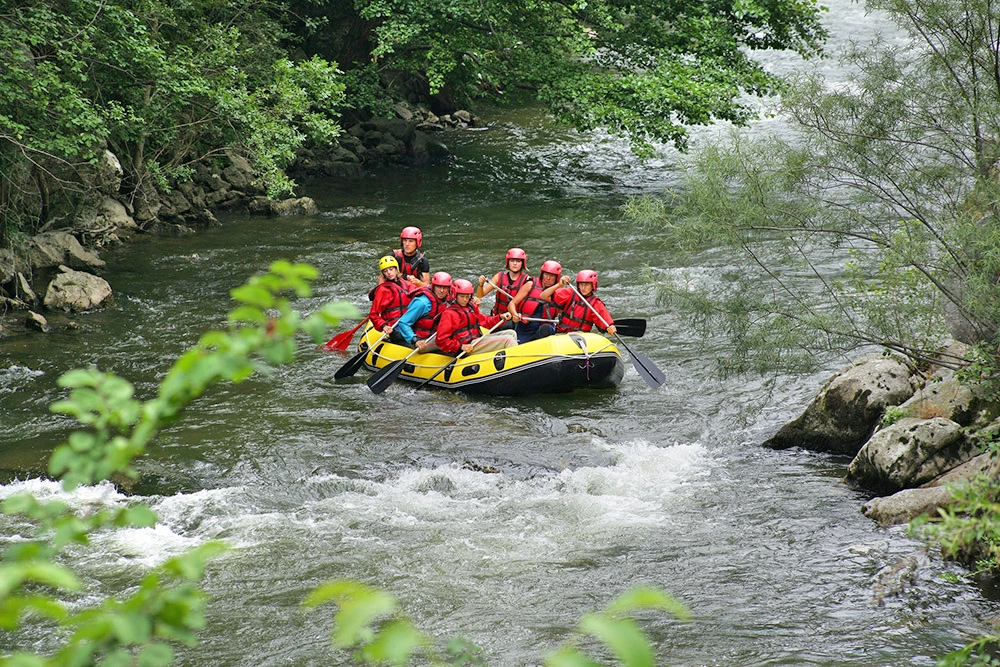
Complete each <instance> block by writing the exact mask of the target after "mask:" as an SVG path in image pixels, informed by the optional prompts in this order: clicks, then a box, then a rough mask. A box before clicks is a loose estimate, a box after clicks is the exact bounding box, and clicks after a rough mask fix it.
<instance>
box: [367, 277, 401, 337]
mask: <svg viewBox="0 0 1000 667" xmlns="http://www.w3.org/2000/svg"><path fill="white" fill-rule="evenodd" d="M391 301H392V292H391V291H390V290H389V288H388V287H382V285H377V286H376V287H375V296H374V298H372V307H371V308H370V309H369V310H368V319H369V320H371V323H372V326H373V327H375V328H376V329H377V330H378V331H382V327H384V326H385V325H386V324H395V322H386V321H385V318H383V317H382V312H383V311H385V309H386V307H387V306H388V305H389V303H390V302H391Z"/></svg>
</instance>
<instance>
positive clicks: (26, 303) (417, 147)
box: [0, 103, 483, 336]
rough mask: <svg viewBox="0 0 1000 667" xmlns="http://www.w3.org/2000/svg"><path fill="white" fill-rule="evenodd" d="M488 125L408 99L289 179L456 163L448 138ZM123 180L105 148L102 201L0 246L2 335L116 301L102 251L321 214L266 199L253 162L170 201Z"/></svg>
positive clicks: (203, 171)
mask: <svg viewBox="0 0 1000 667" xmlns="http://www.w3.org/2000/svg"><path fill="white" fill-rule="evenodd" d="M482 127H483V123H482V121H481V120H480V119H479V118H477V117H476V116H474V115H473V114H471V113H469V112H468V111H464V110H459V111H455V112H453V113H451V114H446V115H443V116H438V115H436V114H434V113H433V112H431V110H430V109H429V108H427V107H426V106H424V105H416V106H414V105H410V104H405V103H400V104H397V105H396V107H395V116H394V117H392V118H372V119H368V120H365V121H361V122H357V123H354V124H352V125H351V126H350V127H347V128H346V129H345V130H344V131H343V132H342V133H341V136H340V138H339V142H338V145H337V146H334V147H325V148H322V149H319V148H314V147H312V148H311V147H306V148H303V149H302V150H301V151H299V153H298V154H297V156H296V159H295V161H294V162H293V164H292V165H291V166H290V167H289V169H288V174H289V175H290V176H291V177H292V178H297V179H301V178H320V177H323V178H337V179H356V178H362V177H364V176H365V175H366V174H368V173H369V172H370V170H371V169H373V168H376V167H382V166H386V165H397V166H400V167H409V166H421V165H426V164H429V163H431V162H434V161H438V160H442V159H445V158H447V157H448V155H449V151H448V148H447V146H446V145H445V144H444V142H443V140H442V139H443V135H444V133H446V132H447V131H451V130H459V129H467V128H482ZM220 164H221V166H220ZM124 177H125V174H124V173H123V170H122V167H121V164H120V163H119V161H118V158H117V157H116V156H115V155H114V154H112V153H111V152H110V151H105V153H104V155H103V156H101V158H100V160H99V165H98V166H97V168H95V169H94V170H93V173H91V174H88V178H89V179H90V184H91V185H96V186H97V187H95V188H93V190H94V192H96V193H97V196H96V197H94V198H92V199H91V200H90V201H87V202H85V203H83V204H82V205H80V206H79V207H78V209H77V210H76V211H75V212H74V214H73V215H71V216H68V217H66V218H65V219H62V220H59V221H58V223H56V224H54V225H51V226H50V227H49V228H46V229H43V231H42V232H41V233H39V234H36V235H35V236H32V237H31V238H28V239H26V240H25V241H24V243H22V244H21V245H20V246H19V247H18V248H16V249H9V248H5V249H0V336H12V335H19V334H24V333H25V332H26V329H27V330H33V331H39V332H47V331H50V330H51V329H52V325H51V324H50V322H49V320H50V319H53V318H55V319H58V320H60V322H61V324H60V326H65V327H72V326H73V321H72V319H71V316H72V314H73V313H76V312H82V311H86V310H90V309H93V308H101V307H104V306H106V305H108V304H110V303H112V302H113V294H112V290H111V287H110V285H109V284H108V283H107V281H106V280H104V279H103V278H102V277H101V276H100V273H101V271H102V270H103V269H105V268H106V264H105V262H104V260H102V259H101V257H100V249H101V248H103V247H107V246H111V245H116V244H120V243H125V242H127V241H128V240H129V239H130V238H132V237H134V236H136V235H138V234H168V235H178V234H192V233H195V232H196V230H197V229H199V228H205V227H207V226H211V225H217V224H219V220H218V218H217V217H216V214H217V213H222V212H225V213H244V214H248V215H264V216H272V217H280V216H288V215H309V214H312V213H315V212H316V204H315V202H313V201H312V199H310V198H309V197H292V198H289V199H284V200H280V201H278V200H274V199H270V198H268V197H267V196H265V193H264V192H263V191H262V190H261V188H259V187H257V186H255V185H254V182H253V169H252V167H251V165H250V164H249V163H248V162H247V161H246V160H245V159H243V158H242V157H239V156H237V155H232V154H229V155H227V156H226V158H225V159H224V160H222V161H221V163H216V165H215V166H214V167H213V166H211V165H209V164H199V165H197V167H196V168H195V171H194V174H193V178H192V179H191V180H190V181H188V182H185V183H181V184H178V185H177V186H176V187H175V188H174V189H173V190H172V191H171V192H170V193H169V194H166V195H161V194H153V195H149V196H146V197H144V198H142V197H137V196H136V195H135V193H131V194H128V193H125V192H122V190H121V186H122V181H123V179H124ZM67 314H68V315H69V316H70V317H66V315H67Z"/></svg>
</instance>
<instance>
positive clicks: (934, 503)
mask: <svg viewBox="0 0 1000 667" xmlns="http://www.w3.org/2000/svg"><path fill="white" fill-rule="evenodd" d="M950 502H951V491H949V490H948V489H947V488H945V487H943V486H929V487H923V488H919V489H903V490H902V491H898V492H896V493H894V494H892V495H891V496H884V497H882V498H873V499H872V500H869V501H868V502H867V503H865V504H864V506H863V507H862V508H861V511H862V512H863V513H864V515H865V516H866V517H868V518H869V519H872V520H873V521H877V522H878V523H879V525H881V526H895V525H897V524H900V523H907V522H908V521H912V520H913V519H915V518H917V517H918V516H920V515H921V514H925V513H926V514H931V515H936V513H937V510H938V509H939V508H941V507H947V506H948V504H949V503H950Z"/></svg>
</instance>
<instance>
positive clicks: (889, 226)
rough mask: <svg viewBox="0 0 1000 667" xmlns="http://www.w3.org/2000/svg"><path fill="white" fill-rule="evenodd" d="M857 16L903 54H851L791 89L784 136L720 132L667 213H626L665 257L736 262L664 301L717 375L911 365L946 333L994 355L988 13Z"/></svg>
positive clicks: (997, 52)
mask: <svg viewBox="0 0 1000 667" xmlns="http://www.w3.org/2000/svg"><path fill="white" fill-rule="evenodd" d="M869 6H873V8H875V9H881V10H883V11H886V12H888V14H889V15H890V17H892V18H893V19H894V20H895V21H896V22H897V23H898V24H899V25H900V26H901V27H902V28H903V29H905V30H906V31H907V33H908V35H909V39H908V40H907V42H906V43H904V44H896V43H888V42H885V41H881V40H876V41H875V42H874V43H873V44H866V45H857V46H855V47H854V48H853V49H852V50H850V51H849V52H848V53H846V54H845V56H844V60H843V64H844V68H845V69H846V70H848V71H854V72H856V75H855V76H854V77H853V78H852V80H851V81H850V82H849V83H848V84H847V85H844V86H840V87H836V88H833V87H830V86H829V85H828V84H827V82H826V81H824V80H823V79H822V78H820V77H819V76H818V75H805V76H803V77H801V78H799V79H798V80H796V81H793V82H791V83H790V85H789V86H788V87H787V89H786V90H785V91H784V94H783V98H782V101H783V104H784V108H785V113H786V115H787V118H788V119H789V120H790V129H789V130H788V131H787V132H786V133H785V134H784V136H783V137H768V138H765V139H760V140H750V139H747V138H746V137H743V136H739V135H737V136H736V137H735V138H734V140H732V141H729V142H725V143H723V144H721V145H719V146H716V147H712V148H709V149H708V150H706V151H705V152H704V153H703V154H701V155H700V156H698V158H697V160H696V161H695V162H694V164H693V166H692V168H691V170H690V172H689V178H688V181H687V184H686V187H685V188H684V189H683V190H682V191H679V192H678V193H676V196H675V198H674V199H673V200H672V201H670V203H669V204H668V203H666V202H664V201H661V202H659V203H652V202H640V201H637V202H635V203H633V205H632V206H631V208H630V210H631V212H632V214H633V215H634V216H635V217H636V218H637V219H642V220H645V221H646V222H647V223H649V224H650V225H651V230H653V232H654V233H655V234H657V235H659V236H661V238H663V239H664V240H665V241H666V242H668V243H669V244H670V245H671V246H672V247H674V248H679V249H689V250H692V249H697V248H705V247H710V246H715V245H717V244H722V245H724V246H726V247H729V248H732V249H734V250H736V251H737V252H736V253H734V254H733V255H732V257H733V258H734V259H733V261H734V262H735V264H734V265H733V266H731V267H729V270H728V271H727V276H729V277H730V278H731V279H727V280H724V281H700V282H697V283H695V282H691V281H688V282H685V281H684V280H678V281H676V282H675V283H674V285H673V286H672V288H671V289H669V290H668V291H667V294H666V298H668V300H671V301H673V302H674V303H677V304H679V305H683V304H686V305H687V306H690V307H692V308H693V309H694V310H695V312H697V313H698V314H699V317H700V319H699V320H698V322H699V323H700V324H702V325H704V326H705V328H706V330H707V331H711V332H712V333H713V334H714V335H715V337H714V340H716V341H717V340H718V336H719V335H720V334H723V335H724V337H725V338H727V340H728V341H731V342H732V343H733V346H734V349H735V351H736V354H734V355H733V357H732V358H731V359H730V360H728V361H730V362H731V364H730V365H729V366H728V370H731V371H734V372H741V371H748V370H755V369H756V370H767V369H773V368H775V367H776V366H781V365H785V366H786V367H787V366H788V365H789V362H791V364H792V365H795V364H798V365H799V366H800V367H801V366H808V365H809V364H811V363H813V362H814V361H815V360H818V359H822V358H824V357H825V356H826V354H827V353H838V352H839V353H846V352H850V351H853V350H857V349H858V348H860V347H863V346H866V345H879V346H882V347H884V348H887V349H889V350H893V351H897V352H901V353H903V354H906V355H908V356H910V357H911V358H914V359H918V360H919V359H923V358H927V357H928V356H929V355H931V354H932V353H933V350H934V349H935V348H936V347H937V346H938V345H939V344H940V343H941V341H942V339H943V338H944V337H945V336H947V335H949V334H950V335H952V336H955V337H957V338H959V339H960V340H964V341H966V342H969V343H973V344H976V343H987V344H988V345H987V347H990V348H991V349H992V350H993V353H994V354H995V351H996V349H997V348H996V342H997V341H996V340H995V335H996V332H997V330H998V327H1000V284H998V283H997V280H996V276H997V275H1000V263H998V262H1000V217H998V212H1000V211H998V203H1000V179H998V178H997V171H996V169H997V162H996V161H997V158H998V157H1000V150H998V148H1000V144H998V138H1000V79H998V78H997V77H996V76H995V73H996V72H997V71H1000V48H998V46H1000V43H998V39H1000V37H998V35H1000V14H998V13H997V12H996V11H995V8H994V7H992V6H991V4H990V2H989V1H988V0H971V1H970V2H964V3H953V2H944V1H940V2H939V1H938V0H906V1H903V0H899V1H897V0H878V1H876V2H874V3H869ZM950 361H951V362H952V363H954V364H958V363H960V361H961V360H960V359H951V360H950ZM994 367H995V364H994Z"/></svg>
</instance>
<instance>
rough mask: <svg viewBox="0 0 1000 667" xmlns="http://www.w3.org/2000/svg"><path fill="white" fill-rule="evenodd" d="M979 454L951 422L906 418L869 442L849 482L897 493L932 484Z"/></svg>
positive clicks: (851, 469) (856, 459)
mask: <svg viewBox="0 0 1000 667" xmlns="http://www.w3.org/2000/svg"><path fill="white" fill-rule="evenodd" d="M979 451H981V450H977V448H976V446H975V445H974V444H972V443H971V442H970V441H969V440H968V439H967V438H965V437H964V434H963V431H962V427H961V426H960V425H959V424H957V423H955V422H953V421H951V420H950V419H945V418H944V417H934V418H933V419H915V418H912V417H909V418H904V419H900V420H899V421H898V422H896V423H895V424H892V425H891V426H887V427H886V428H884V429H882V430H881V431H879V432H877V433H876V434H875V435H873V436H872V437H871V439H870V440H869V441H868V442H866V443H865V445H864V447H862V448H861V451H859V452H858V455H857V456H855V457H854V460H853V461H851V465H850V466H849V467H848V469H847V478H846V481H847V482H848V483H850V484H853V485H855V486H861V487H867V488H872V489H877V490H886V491H890V492H895V491H899V490H900V489H907V488H912V487H916V486H920V485H921V484H924V483H926V482H929V481H931V480H932V479H934V478H936V477H938V476H940V475H942V474H944V473H945V472H947V471H948V470H951V469H952V468H954V467H955V466H957V465H960V464H962V463H964V462H966V461H968V460H969V459H971V458H973V457H974V456H975V455H976V454H978V453H979Z"/></svg>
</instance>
